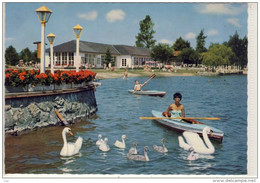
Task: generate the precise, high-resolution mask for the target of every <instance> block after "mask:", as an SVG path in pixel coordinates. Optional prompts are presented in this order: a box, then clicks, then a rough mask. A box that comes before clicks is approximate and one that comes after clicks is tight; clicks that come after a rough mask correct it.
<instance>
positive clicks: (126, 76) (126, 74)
mask: <svg viewBox="0 0 260 183" xmlns="http://www.w3.org/2000/svg"><path fill="white" fill-rule="evenodd" d="M127 78H128V72H127V69H125V72H124V77H123V79H127Z"/></svg>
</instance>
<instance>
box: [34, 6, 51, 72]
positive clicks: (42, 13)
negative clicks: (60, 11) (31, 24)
mask: <svg viewBox="0 0 260 183" xmlns="http://www.w3.org/2000/svg"><path fill="white" fill-rule="evenodd" d="M35 11H36V13H37V16H38V18H39V21H40V23H41V24H42V31H41V73H45V59H44V53H45V42H44V40H45V39H44V38H45V36H44V35H45V24H46V23H47V22H48V20H49V18H50V16H51V14H52V11H51V10H49V9H48V8H47V7H46V6H45V5H43V6H42V7H40V8H38V9H37V10H35Z"/></svg>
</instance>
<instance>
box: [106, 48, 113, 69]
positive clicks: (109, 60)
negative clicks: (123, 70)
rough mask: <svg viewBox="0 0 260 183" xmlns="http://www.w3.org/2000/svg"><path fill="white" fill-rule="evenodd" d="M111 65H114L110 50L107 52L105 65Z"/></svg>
mask: <svg viewBox="0 0 260 183" xmlns="http://www.w3.org/2000/svg"><path fill="white" fill-rule="evenodd" d="M109 63H111V64H112V55H111V52H110V49H109V48H108V49H107V51H106V55H105V64H107V65H108V64H109Z"/></svg>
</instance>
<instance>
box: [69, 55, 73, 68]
mask: <svg viewBox="0 0 260 183" xmlns="http://www.w3.org/2000/svg"><path fill="white" fill-rule="evenodd" d="M69 65H70V66H72V65H74V53H73V52H69Z"/></svg>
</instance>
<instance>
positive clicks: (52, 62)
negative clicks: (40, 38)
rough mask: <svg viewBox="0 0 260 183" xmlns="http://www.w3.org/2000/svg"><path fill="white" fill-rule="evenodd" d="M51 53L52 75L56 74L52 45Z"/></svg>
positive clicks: (51, 45)
mask: <svg viewBox="0 0 260 183" xmlns="http://www.w3.org/2000/svg"><path fill="white" fill-rule="evenodd" d="M50 51H51V73H52V74H54V61H53V44H50Z"/></svg>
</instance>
